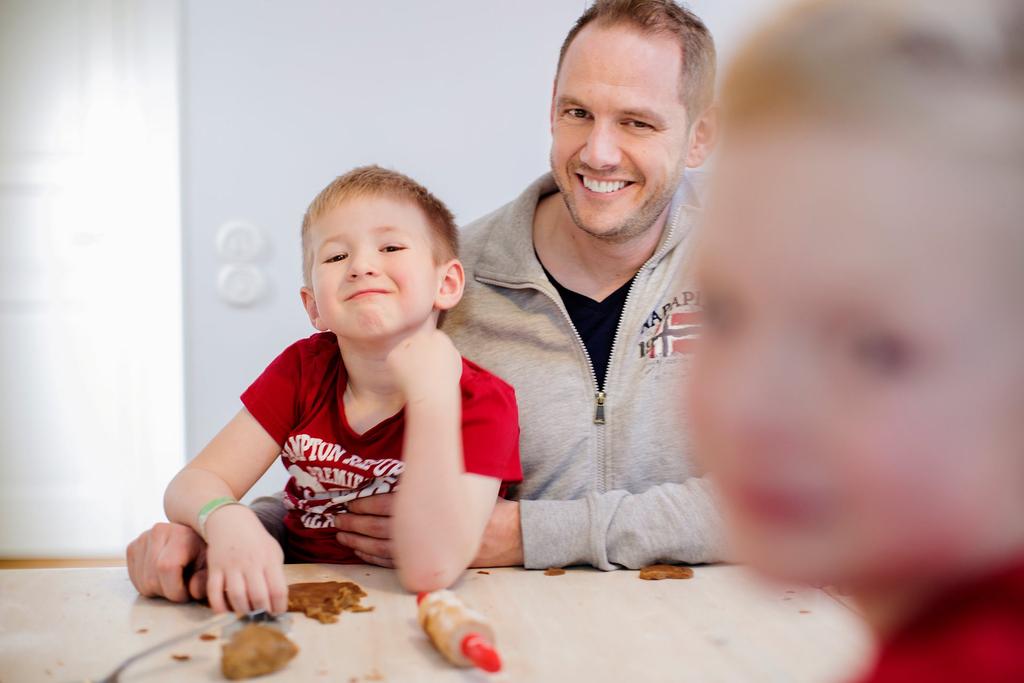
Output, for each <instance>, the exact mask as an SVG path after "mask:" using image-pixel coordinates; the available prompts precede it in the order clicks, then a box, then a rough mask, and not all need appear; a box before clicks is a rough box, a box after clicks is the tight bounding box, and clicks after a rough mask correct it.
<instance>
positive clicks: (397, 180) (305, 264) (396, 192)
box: [302, 166, 459, 287]
mask: <svg viewBox="0 0 1024 683" xmlns="http://www.w3.org/2000/svg"><path fill="white" fill-rule="evenodd" d="M359 197H378V198H380V197H384V198H388V199H395V200H398V201H406V202H409V203H411V204H413V205H414V206H416V207H418V208H419V209H420V211H422V212H423V215H424V216H425V217H426V219H427V223H428V224H429V225H430V228H431V232H432V233H433V235H432V237H433V244H434V261H435V262H436V263H439V264H440V263H445V262H447V261H450V260H452V259H455V258H458V256H459V231H458V226H456V225H455V217H454V216H453V215H452V212H451V211H449V210H448V207H447V206H445V204H444V202H442V201H441V200H440V199H438V198H437V197H435V196H434V195H433V194H432V193H431V192H430V191H429V190H428V189H427V188H425V187H423V186H422V185H420V184H419V183H417V182H416V181H415V180H413V179H412V178H410V177H409V176H407V175H404V174H402V173H399V172H398V171H392V170H389V169H386V168H381V167H380V166H360V167H358V168H354V169H352V170H351V171H349V172H348V173H346V174H345V175H341V176H338V177H337V178H335V179H334V180H332V181H331V183H330V184H329V185H328V186H327V187H325V188H324V189H323V190H321V191H320V194H318V195H317V196H316V197H315V198H314V199H313V201H312V202H311V203H310V205H309V208H308V209H306V214H305V215H304V216H303V217H302V273H303V281H304V282H305V283H306V286H307V287H310V286H312V284H311V278H312V272H313V252H312V246H311V245H310V243H309V229H310V226H311V225H312V224H313V223H315V222H316V220H317V219H318V218H320V217H321V216H323V215H324V214H325V213H326V212H328V211H330V210H331V209H333V208H335V207H337V206H339V205H340V204H342V203H343V202H345V201H348V200H350V199H356V198H359Z"/></svg>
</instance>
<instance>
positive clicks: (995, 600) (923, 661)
mask: <svg viewBox="0 0 1024 683" xmlns="http://www.w3.org/2000/svg"><path fill="white" fill-rule="evenodd" d="M966 681H972V682H973V681H978V682H979V683H982V682H984V683H1010V682H1011V681H1012V682H1013V683H1021V682H1024V558H1021V560H1020V562H1019V563H1017V564H1016V565H1015V566H1013V567H1012V568H1010V569H1009V570H1006V571H1003V572H1000V573H998V574H995V575H992V576H990V577H988V578H986V579H984V580H980V581H976V582H973V583H971V584H969V585H964V586H962V587H960V588H958V589H955V590H952V591H950V592H948V593H947V594H945V595H943V596H941V597H940V598H939V599H938V600H935V601H933V602H932V603H931V606H930V607H928V608H927V609H925V610H923V611H922V612H920V613H919V614H918V615H917V616H916V617H915V618H914V619H913V620H912V621H911V622H910V623H909V624H907V626H906V627H904V628H903V629H902V630H901V631H900V632H898V633H897V634H896V635H895V636H894V637H892V638H891V639H889V640H888V642H885V643H883V645H882V649H881V652H880V653H879V656H878V661H877V662H876V663H875V666H874V670H873V671H872V672H871V674H870V675H869V676H868V677H867V678H865V679H864V681H863V683H926V682H927V683H954V682H956V683H964V682H966Z"/></svg>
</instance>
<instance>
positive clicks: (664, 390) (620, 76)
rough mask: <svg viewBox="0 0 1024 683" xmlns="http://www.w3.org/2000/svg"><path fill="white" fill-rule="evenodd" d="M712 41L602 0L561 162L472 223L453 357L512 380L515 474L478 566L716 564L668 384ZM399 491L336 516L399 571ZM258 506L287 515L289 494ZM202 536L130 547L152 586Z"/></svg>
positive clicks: (574, 89) (187, 560)
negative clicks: (519, 469) (394, 541)
mask: <svg viewBox="0 0 1024 683" xmlns="http://www.w3.org/2000/svg"><path fill="white" fill-rule="evenodd" d="M714 71H715V53H714V45H713V41H712V39H711V36H710V34H709V33H708V31H707V28H706V27H705V26H704V25H703V23H702V22H701V21H700V20H699V19H698V18H697V17H695V16H694V15H693V14H691V13H689V12H688V11H685V10H683V9H682V8H680V7H678V6H677V5H675V4H674V3H672V2H671V1H670V0H598V2H596V4H595V5H593V6H592V7H591V8H589V9H588V10H587V11H586V12H585V13H584V14H583V15H582V16H581V17H580V19H579V20H578V21H577V23H576V24H575V25H574V26H573V28H572V30H571V31H570V32H569V34H568V36H567V37H566V39H565V42H564V43H563V46H562V50H561V54H560V56H559V66H558V71H557V75H556V80H555V84H554V90H553V97H552V104H551V131H552V139H553V144H552V149H551V173H550V174H549V175H545V176H544V177H542V178H541V179H539V180H538V181H537V182H535V183H534V184H532V185H531V186H530V187H529V188H527V189H526V191H525V192H524V193H523V194H522V195H520V197H519V198H518V199H516V200H514V201H513V202H511V203H510V204H508V205H506V206H505V207H502V208H501V209H498V210H497V211H496V212H494V213H492V214H491V215H489V216H485V217H484V218H481V219H480V220H478V221H476V222H475V223H473V224H471V225H470V226H468V227H467V228H466V229H465V231H464V233H463V238H462V239H463V245H464V246H463V253H462V259H463V262H464V263H465V266H466V274H467V288H466V294H465V297H464V299H463V303H462V304H461V305H460V306H459V307H458V308H457V309H456V310H454V311H452V312H451V313H450V315H449V317H448V319H447V320H446V322H445V327H444V329H445V331H447V332H448V333H449V334H450V335H451V336H452V338H453V340H454V341H455V343H456V345H457V346H458V348H459V349H460V350H461V351H462V353H463V354H464V355H465V356H466V357H468V358H470V359H472V360H474V361H477V362H479V363H480V364H481V365H483V366H484V367H487V368H488V369H490V370H491V371H493V372H494V373H495V374H497V375H499V376H501V377H503V378H504V379H506V380H507V381H508V382H510V383H511V384H512V385H513V386H514V387H515V389H516V393H517V397H518V401H519V407H520V424H521V427H522V434H521V441H520V449H521V455H522V461H523V475H524V479H523V483H522V485H521V486H520V488H519V491H518V497H519V500H518V501H511V500H499V501H498V505H497V506H496V507H495V511H494V513H493V515H492V517H491V520H490V523H489V524H488V527H487V531H486V532H485V536H484V541H483V544H482V547H481V549H480V552H479V554H478V556H477V558H476V561H475V563H474V564H475V565H476V566H501V565H525V566H526V567H528V568H541V567H551V566H563V565H569V564H591V565H593V566H595V567H598V568H601V569H613V568H615V567H616V566H625V567H638V566H642V565H643V564H648V563H651V562H655V561H677V562H710V561H714V560H717V559H720V558H721V552H722V548H721V543H722V540H721V531H720V519H719V517H718V514H717V512H716V509H715V506H714V502H713V500H712V496H711V492H710V490H709V486H708V483H707V482H706V481H705V480H704V479H701V478H700V477H699V472H697V471H696V469H695V468H694V465H693V463H692V460H691V458H690V453H689V448H688V439H687V434H686V430H685V426H684V423H685V415H683V414H682V412H681V410H682V409H681V408H680V407H679V405H678V403H679V402H678V401H677V400H676V398H675V397H677V396H678V395H680V389H679V386H678V385H679V382H680V381H685V379H686V372H687V367H688V363H689V355H688V354H689V348H690V345H691V344H692V342H693V338H694V336H695V332H696V329H697V327H696V325H695V324H694V323H695V316H696V314H697V311H698V305H699V296H698V293H697V292H696V291H695V290H694V289H693V288H692V287H691V286H689V285H688V276H689V273H688V272H687V268H686V265H687V256H688V254H689V251H690V246H691V243H692V240H693V237H692V231H693V228H694V225H695V222H696V220H697V219H698V218H699V216H700V210H699V201H698V197H697V193H696V188H695V187H694V186H693V183H692V182H691V179H690V178H689V177H688V176H687V174H686V172H685V171H686V169H687V168H688V167H690V168H692V167H697V166H700V165H701V164H702V163H703V161H704V159H705V158H706V157H707V155H708V154H709V153H710V148H711V142H712V138H713V133H714V123H713V110H712V107H711V104H712V93H713V83H714ZM390 505H391V499H390V497H389V496H375V497H372V498H370V499H367V500H365V501H360V502H357V503H354V504H353V505H351V506H350V508H349V510H350V511H349V514H345V515H338V516H337V517H336V524H337V526H338V529H339V533H338V536H339V540H340V541H341V542H343V543H344V544H345V545H347V546H349V547H352V548H354V549H355V550H356V551H357V554H358V555H359V556H360V557H361V558H362V559H364V560H366V561H367V562H371V563H374V564H380V565H384V566H390V565H391V544H390V537H391V533H390V516H389V515H390ZM254 508H256V509H257V511H258V512H259V513H260V515H261V517H262V518H263V519H264V523H265V524H266V525H267V526H268V528H272V529H273V528H276V527H278V526H280V521H279V519H280V517H281V516H282V514H283V508H282V506H281V504H280V502H278V501H275V500H273V499H271V500H269V501H268V500H266V499H263V500H261V501H260V502H258V503H255V504H254ZM201 552H202V542H201V541H200V540H199V539H198V537H196V536H195V535H194V534H193V533H192V531H191V530H190V529H188V528H185V527H179V526H176V525H167V524H160V525H157V526H156V527H154V528H153V529H152V530H150V531H148V532H146V533H144V534H143V535H142V536H140V537H139V538H138V539H137V540H136V541H134V542H133V543H132V545H131V546H129V548H128V565H129V574H130V575H131V577H132V580H133V582H134V583H135V585H136V587H137V588H138V589H139V591H140V592H141V593H143V594H145V595H163V596H165V597H167V598H169V599H172V600H185V599H187V598H188V592H191V594H192V595H193V596H199V595H202V593H203V591H204V589H205V585H204V582H203V581H202V575H201V574H198V575H196V576H193V578H192V581H191V583H190V585H189V587H188V592H186V587H185V586H184V585H183V583H182V572H183V569H184V568H186V567H189V566H191V565H193V563H194V560H195V559H196V557H197V556H201Z"/></svg>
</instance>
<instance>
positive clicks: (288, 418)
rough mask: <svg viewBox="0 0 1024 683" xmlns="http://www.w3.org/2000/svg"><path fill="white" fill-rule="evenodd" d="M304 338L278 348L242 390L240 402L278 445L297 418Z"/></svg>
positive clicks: (299, 404) (284, 438) (283, 440)
mask: <svg viewBox="0 0 1024 683" xmlns="http://www.w3.org/2000/svg"><path fill="white" fill-rule="evenodd" d="M305 341H306V340H302V341H299V342H296V343H295V344H292V345H291V346H289V347H288V348H287V349H285V350H284V351H282V352H281V355H279V356H278V357H277V358H275V359H274V360H273V361H272V362H271V363H270V365H268V366H267V369H266V370H264V371H263V373H262V374H260V376H259V377H257V378H256V381H255V382H253V383H252V384H251V385H250V386H249V388H248V389H246V390H245V392H243V393H242V405H244V406H245V408H246V410H248V411H249V413H250V414H251V415H252V416H253V417H254V418H256V421H257V422H259V423H260V426H262V427H263V429H265V430H266V432H267V434H269V435H270V436H271V437H272V438H273V439H274V441H276V442H277V443H278V444H279V445H283V444H284V442H285V441H286V440H287V439H288V435H289V434H290V433H291V431H292V428H293V427H294V426H295V425H296V424H297V423H298V420H299V416H300V410H301V384H302V365H303V362H302V361H303V343H304V342H305Z"/></svg>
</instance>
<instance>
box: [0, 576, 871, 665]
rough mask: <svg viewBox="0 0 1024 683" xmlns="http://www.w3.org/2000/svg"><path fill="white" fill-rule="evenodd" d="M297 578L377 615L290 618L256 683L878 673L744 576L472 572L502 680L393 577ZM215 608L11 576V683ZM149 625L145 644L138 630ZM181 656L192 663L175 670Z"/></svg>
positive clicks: (826, 602) (800, 611)
mask: <svg viewBox="0 0 1024 683" xmlns="http://www.w3.org/2000/svg"><path fill="white" fill-rule="evenodd" d="M285 569H286V573H287V575H288V580H289V581H291V582H295V581H319V580H329V579H339V580H351V581H355V582H357V583H359V584H360V585H361V586H363V587H364V588H365V589H366V591H367V592H368V593H369V597H368V598H367V599H364V600H363V603H364V604H367V605H373V606H374V607H375V608H376V609H375V611H373V612H369V613H363V614H352V613H348V612H346V613H345V614H343V615H342V617H341V618H340V620H339V621H338V623H336V624H330V625H323V624H320V623H319V622H316V621H313V620H311V619H308V618H306V617H305V616H303V615H301V614H296V615H293V618H294V626H293V629H292V632H291V637H292V638H293V639H294V640H295V642H296V643H297V644H298V645H299V647H300V652H299V655H298V656H297V657H296V658H295V659H294V660H292V662H291V663H290V664H289V666H288V667H287V668H286V669H284V670H283V671H281V672H278V673H277V674H275V675H273V676H267V677H265V678H260V679H256V680H259V681H267V682H268V683H269V682H270V681H310V682H312V683H318V682H319V681H341V682H342V683H352V682H354V681H357V682H358V683H363V682H364V681H389V682H399V681H403V682H404V681H481V682H484V681H529V682H531V683H533V682H538V681H616V682H617V683H633V682H637V683H641V682H642V683H654V682H658V681H695V682H700V683H711V682H714V681H757V682H758V683H760V682H763V681H779V682H780V683H781V682H785V683H798V682H800V681H824V682H835V681H845V680H849V679H850V678H851V676H853V675H855V674H856V672H857V671H858V670H859V669H860V668H861V667H862V666H863V665H864V664H865V663H866V661H867V658H868V657H869V651H870V644H869V639H868V635H867V631H866V629H865V627H864V626H863V625H862V624H861V622H860V620H859V619H858V618H857V616H856V615H855V614H854V613H853V612H852V611H850V609H849V608H847V607H846V606H844V605H843V604H841V603H840V602H838V601H836V600H835V599H834V598H832V597H831V596H830V595H829V594H827V593H825V592H823V591H820V590H814V589H807V588H804V589H788V590H787V588H786V587H780V586H768V585H766V584H763V583H761V582H760V581H759V580H757V579H755V578H753V577H752V576H751V575H750V574H749V572H748V571H747V570H745V569H743V568H741V567H735V566H710V567H696V568H695V570H694V571H695V576H694V578H692V579H689V580H681V581H641V580H639V579H638V578H637V572H632V571H618V572H611V573H604V572H598V571H594V570H589V569H570V570H568V572H567V573H566V574H565V575H563V576H545V575H544V573H543V572H539V571H525V570H522V569H492V570H489V571H490V574H486V575H485V574H479V573H476V571H475V570H470V571H469V572H468V573H467V574H466V576H465V577H464V578H463V579H462V580H461V582H460V583H459V584H458V585H457V587H456V590H457V592H458V593H459V594H460V595H461V596H462V597H463V598H464V599H465V600H466V602H468V603H469V604H471V605H472V606H473V607H475V608H477V609H479V610H480V611H482V612H484V613H485V614H487V615H489V616H490V617H491V618H492V619H493V621H494V624H495V627H496V629H497V634H498V646H499V650H500V651H501V654H502V656H503V658H504V661H505V669H504V671H503V672H502V673H500V674H497V675H494V676H488V675H486V674H484V673H483V672H480V671H466V670H457V669H453V668H450V667H449V666H447V665H446V664H445V663H444V661H443V660H442V659H441V658H440V656H439V655H437V653H436V652H434V650H433V649H432V648H431V646H430V645H429V643H428V641H427V640H426V637H425V636H424V635H423V633H422V632H421V631H420V629H419V627H418V626H417V624H416V620H415V614H416V609H415V599H414V598H413V597H412V596H410V595H407V594H405V593H403V592H402V591H401V589H400V588H399V586H398V583H397V581H396V579H395V576H394V574H393V573H392V572H391V571H390V570H384V569H378V568H375V567H366V566H361V565H350V566H332V565H290V566H286V568H285ZM209 616H210V610H209V609H208V608H206V607H203V606H200V605H197V604H191V605H175V604H172V603H169V602H166V601H163V600H151V599H146V598H141V597H139V596H138V594H137V593H136V592H135V590H134V589H133V588H132V585H131V583H130V582H129V581H128V576H127V573H126V571H125V570H124V569H123V568H109V569H108V568H104V569H32V570H2V571H0V682H2V683H21V682H22V681H83V680H87V679H98V678H101V677H103V676H105V675H106V674H107V673H109V671H110V670H111V669H113V668H114V667H115V666H116V665H117V664H118V663H119V662H120V661H121V660H122V659H124V658H125V657H127V656H128V655H130V654H132V653H134V652H136V651H138V650H140V649H142V648H144V647H146V646H147V645H148V644H152V643H155V642H157V639H162V638H165V637H167V636H170V635H173V634H174V633H176V632H180V631H183V630H186V629H188V628H190V627H194V625H198V624H199V623H200V622H202V621H203V620H204V619H206V618H208V617H209ZM142 629H145V630H146V631H145V632H141V633H140V630H142ZM220 645H221V644H220V641H218V640H214V641H202V640H199V639H198V638H195V639H191V640H189V641H186V642H185V643H182V644H179V645H177V646H175V647H173V648H171V649H170V650H167V651H164V652H162V653H160V654H156V655H154V656H153V657H152V658H150V659H148V660H143V661H141V662H139V663H138V664H136V665H135V666H134V667H133V668H131V669H129V670H128V672H127V674H126V675H125V676H124V677H123V679H122V680H125V681H138V682H143V681H145V682H150V681H154V682H155V681H217V680H223V679H222V678H221V676H220V668H219V666H220ZM172 654H180V655H189V657H190V658H189V659H188V660H187V661H176V660H174V659H172V657H171V655H172Z"/></svg>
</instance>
